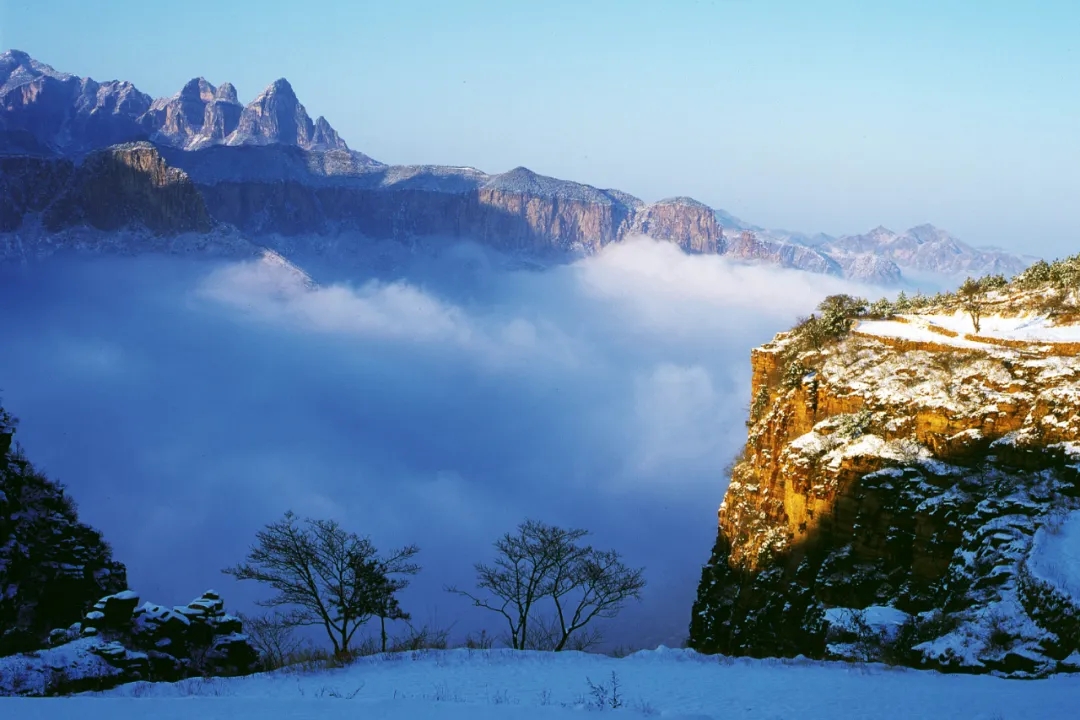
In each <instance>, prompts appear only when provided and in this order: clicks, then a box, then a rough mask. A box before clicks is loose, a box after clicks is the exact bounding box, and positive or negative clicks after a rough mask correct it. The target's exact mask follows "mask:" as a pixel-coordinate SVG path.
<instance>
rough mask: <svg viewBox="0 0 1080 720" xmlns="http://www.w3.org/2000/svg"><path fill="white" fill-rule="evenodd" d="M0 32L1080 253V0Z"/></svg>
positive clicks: (310, 14) (471, 148) (326, 6)
mask: <svg viewBox="0 0 1080 720" xmlns="http://www.w3.org/2000/svg"><path fill="white" fill-rule="evenodd" d="M0 7H2V14H0V46H3V47H4V48H17V49H20V50H25V51H27V52H29V53H30V54H31V55H33V56H34V57H36V58H37V59H39V60H41V61H43V62H46V63H49V64H50V65H53V66H54V67H56V68H57V69H59V70H65V71H68V72H74V73H76V74H80V75H89V76H91V77H93V78H95V79H97V80H106V79H113V78H122V79H128V80H131V81H133V82H134V83H135V84H136V85H138V86H139V88H140V89H142V90H143V91H145V92H148V93H150V94H151V95H155V96H160V95H171V94H173V93H174V92H176V91H177V90H178V89H179V88H180V86H181V85H182V84H183V83H184V82H185V81H186V80H188V79H190V78H191V77H193V76H197V75H203V76H205V77H206V78H207V79H208V80H210V81H211V82H213V83H215V84H216V83H220V82H223V81H225V80H229V81H231V82H233V83H234V84H235V85H236V87H237V89H238V90H239V93H240V97H241V100H244V101H247V100H250V99H251V98H252V97H254V96H255V95H256V94H257V93H258V92H259V91H260V90H261V89H262V88H263V87H265V86H266V85H267V84H269V83H270V82H272V81H273V80H274V79H276V78H278V77H281V76H284V77H287V78H288V79H289V80H290V81H291V82H292V84H293V86H294V87H295V89H296V91H297V94H298V95H299V97H300V99H301V102H303V103H304V104H305V105H306V106H307V108H308V111H309V112H310V113H311V114H312V115H313V116H316V115H320V114H321V115H325V116H326V117H327V119H328V120H330V122H331V124H332V125H334V126H335V127H336V128H337V129H338V131H339V132H340V133H341V135H342V136H343V137H344V138H345V140H346V141H347V142H348V143H349V145H350V146H351V147H353V148H355V149H358V150H362V151H364V152H366V153H368V154H370V155H372V156H373V157H375V158H377V159H379V160H382V161H384V162H389V163H441V164H461V165H473V166H476V167H479V168H481V169H484V170H487V171H489V172H500V171H504V170H508V169H510V168H512V167H515V166H517V165H525V166H528V167H530V168H532V169H534V170H536V171H538V172H541V173H544V174H548V175H554V176H557V177H563V178H568V179H573V180H579V181H582V182H587V183H590V184H593V185H598V186H601V187H618V188H621V189H623V190H627V191H629V192H631V193H634V194H636V195H638V196H640V197H642V198H643V199H645V200H656V199H659V198H661V197H665V196H670V195H691V196H694V197H696V198H698V199H700V200H703V201H705V202H707V203H709V204H711V205H714V206H716V207H720V208H724V209H726V210H728V211H730V212H732V213H734V214H736V215H739V216H741V217H743V218H744V219H747V220H750V221H752V222H756V223H758V224H762V225H766V226H769V227H784V228H788V229H796V230H804V231H817V230H820V231H825V232H829V233H834V234H836V233H843V232H857V231H862V230H866V229H869V228H870V227H873V226H875V225H878V224H884V225H886V226H887V227H891V228H892V229H894V230H899V229H903V228H905V227H908V226H911V225H914V224H918V223H922V222H932V223H934V224H936V225H939V226H942V227H945V228H947V229H949V230H951V231H952V232H953V233H955V234H957V235H958V236H960V237H961V238H962V239H964V240H967V241H969V242H971V243H973V244H995V245H1001V246H1005V247H1009V248H1010V249H1014V250H1026V251H1029V252H1033V253H1038V254H1045V255H1060V254H1064V253H1072V252H1076V251H1080V236H1078V233H1077V228H1078V227H1080V172H1078V169H1080V2H1077V0H1064V1H1062V2H1056V1H1054V0H1039V1H1038V2H1029V3H1021V2H1019V1H1014V2H1006V1H1003V0H967V1H966V2H960V1H955V0H954V1H949V0H939V1H937V2H929V1H927V2H923V1H922V0H907V1H904V2H899V1H895V2H884V1H883V2H871V1H869V0H859V1H842V0H814V1H813V2H806V1H805V0H801V1H792V2H786V1H781V0H715V1H713V2H708V1H707V0H700V1H691V0H668V1H667V2H660V1H659V0H653V1H652V2H635V1H633V0H624V1H623V2H615V1H613V0H578V1H571V0H545V1H544V2H528V3H526V2H510V1H508V0H506V1H503V2H481V1H479V0H446V1H445V2H434V1H431V2H428V1H420V0H412V1H410V0H398V1H397V2H390V1H389V0H387V1H385V2H364V1H363V0H351V1H347V0H340V1H339V0H321V1H320V2H314V3H304V2H295V0H290V1H289V2H279V1H277V0H263V1H262V2H258V3H255V2H240V1H236V2H220V1H215V2H211V1H207V0H186V1H185V2H182V3H165V2H147V1H146V0H109V1H108V2H100V3H99V2H84V1H82V0H0Z"/></svg>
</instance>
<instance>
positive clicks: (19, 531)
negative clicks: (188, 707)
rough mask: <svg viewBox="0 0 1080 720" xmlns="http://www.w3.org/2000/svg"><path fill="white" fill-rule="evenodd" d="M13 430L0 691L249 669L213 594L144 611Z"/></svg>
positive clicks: (97, 539) (1, 424)
mask: <svg viewBox="0 0 1080 720" xmlns="http://www.w3.org/2000/svg"><path fill="white" fill-rule="evenodd" d="M267 261H268V262H274V261H278V262H283V261H282V260H281V259H280V258H273V257H269V258H267ZM15 429H16V422H15V420H14V419H13V418H12V417H11V416H10V415H9V414H7V413H6V412H5V411H4V410H3V408H0V657H4V656H8V659H7V661H6V663H5V665H4V672H2V673H0V695H10V694H31V695H41V694H55V693H60V692H71V691H78V690H86V689H101V688H104V687H112V686H114V685H118V684H120V683H124V682H130V681H132V680H146V679H158V680H178V679H181V678H185V677H191V676H193V675H198V676H206V675H236V674H242V673H247V672H251V671H253V669H254V667H255V664H256V661H257V653H256V651H255V649H254V648H253V646H252V645H251V643H250V642H249V641H248V638H247V637H246V636H245V635H243V634H242V629H243V628H242V625H241V622H240V620H239V619H238V618H236V617H234V616H232V615H228V614H227V613H226V612H225V610H224V604H223V602H222V600H221V598H220V597H219V596H218V595H217V594H216V593H214V592H212V591H210V592H206V593H204V594H203V595H202V596H201V597H199V598H196V599H195V600H194V601H192V602H191V603H189V604H188V605H184V606H177V607H174V608H165V607H161V606H159V605H154V604H153V603H145V604H143V605H142V606H139V598H138V596H137V595H136V594H135V593H133V592H131V591H130V590H127V589H126V588H127V572H126V570H125V568H124V566H123V565H122V564H120V563H119V562H117V561H115V560H114V559H113V557H112V550H111V549H110V547H109V545H108V544H107V543H106V542H105V541H104V540H103V539H102V537H101V535H100V534H99V533H98V532H97V531H95V530H93V529H92V528H90V527H88V526H87V525H85V524H83V523H81V522H79V519H78V516H77V513H76V511H75V504H74V503H73V502H72V500H71V498H70V497H69V496H67V495H66V494H65V492H64V488H63V487H62V486H61V485H59V484H57V483H56V482H54V481H52V480H49V479H48V478H47V477H45V476H44V475H42V474H41V473H40V472H38V471H36V470H35V469H34V467H33V465H31V463H30V462H29V461H28V460H27V459H26V457H25V456H24V455H23V453H22V452H21V450H20V449H19V448H18V446H17V444H16V443H15V442H14V436H15ZM12 658H13V659H12Z"/></svg>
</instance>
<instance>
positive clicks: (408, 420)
mask: <svg viewBox="0 0 1080 720" xmlns="http://www.w3.org/2000/svg"><path fill="white" fill-rule="evenodd" d="M301 264H302V265H303V266H304V267H306V268H308V269H310V270H311V272H312V275H313V276H314V278H315V280H316V281H318V282H319V283H320V286H319V287H317V288H311V287H308V286H307V285H306V284H305V283H304V282H303V278H302V277H300V276H298V275H297V274H296V273H295V272H294V271H291V270H290V269H289V268H287V267H280V266H275V265H273V264H271V263H267V262H265V261H244V262H240V261H221V260H191V259H176V258H169V257H164V256H142V257H138V258H95V259H78V260H71V259H69V260H55V261H50V262H47V263H43V264H39V265H32V266H30V267H28V268H23V269H19V270H12V269H7V270H4V271H3V280H2V282H0V306H2V307H4V308H5V318H4V322H3V323H2V324H0V348H3V351H2V352H0V377H2V378H3V379H4V385H3V387H0V393H2V398H3V404H4V406H5V407H6V408H8V409H9V410H10V411H11V412H12V413H14V414H15V415H16V416H18V417H19V418H20V420H21V425H20V429H19V435H18V437H19V438H20V440H21V441H22V444H23V446H24V448H25V450H26V452H27V454H28V456H29V458H30V459H31V460H32V461H33V462H34V463H35V464H36V465H37V466H38V467H39V468H40V469H42V470H44V471H45V472H46V473H47V474H49V476H50V477H53V478H55V479H58V480H60V481H62V482H63V483H65V484H66V485H67V487H68V488H69V491H70V494H71V495H72V496H74V498H75V499H76V501H77V502H78V504H79V507H80V512H81V517H82V519H83V520H84V521H86V522H88V523H90V524H91V525H93V526H94V527H96V528H98V529H100V530H101V531H102V532H103V534H104V536H105V538H106V539H107V540H109V541H110V542H111V543H112V545H113V547H114V550H115V554H116V556H117V558H118V559H119V560H121V561H122V562H124V563H126V564H127V567H128V572H129V581H130V584H131V586H132V588H133V589H135V590H136V591H138V592H139V593H140V594H141V595H142V596H143V597H144V598H146V599H149V600H153V601H154V602H159V603H165V604H178V603H185V602H187V601H189V600H190V599H191V598H193V597H195V596H197V595H198V594H199V593H201V592H202V591H203V590H205V589H207V588H215V589H217V590H218V591H220V592H222V593H223V595H224V597H225V599H226V602H227V603H228V604H229V605H230V606H231V607H232V608H233V609H237V610H242V611H248V610H251V609H252V605H251V603H252V601H253V600H254V599H256V598H258V597H261V595H260V589H259V588H257V587H253V586H248V585H242V584H238V583H237V582H236V581H234V580H232V579H231V578H229V577H226V576H223V575H222V574H221V572H220V570H221V568H223V567H225V566H227V565H231V564H234V563H236V562H237V561H239V560H241V559H242V557H243V555H244V553H245V551H246V549H247V547H248V545H249V544H250V542H251V541H252V539H253V537H254V534H255V532H256V530H258V529H259V528H260V527H261V526H262V525H264V524H265V523H267V522H269V521H272V520H275V519H278V518H279V517H281V515H282V514H283V513H284V512H285V511H286V510H289V509H292V510H294V511H295V512H296V513H298V514H299V515H301V516H310V517H319V518H323V517H326V518H334V519H337V520H339V521H340V522H341V523H342V524H343V525H344V526H345V527H346V528H348V529H350V530H355V531H357V532H359V533H361V534H367V535H370V536H371V538H372V540H373V541H374V542H375V543H376V545H377V546H378V547H379V548H380V549H390V548H392V547H394V546H399V545H403V544H406V543H411V542H415V543H417V544H419V546H420V548H421V554H420V556H419V558H418V559H419V561H420V562H421V563H422V565H423V568H424V569H423V572H422V573H421V574H420V575H419V576H418V577H417V578H416V579H415V580H414V582H413V585H412V587H411V588H410V589H409V590H407V591H406V592H405V593H404V594H403V596H402V600H403V606H404V607H405V609H406V610H407V611H410V612H411V613H412V615H413V618H414V623H419V624H423V623H431V624H437V625H441V626H450V625H453V630H452V632H451V638H452V639H455V640H460V639H461V638H462V637H464V635H465V634H466V633H468V632H470V631H473V630H476V629H479V628H481V627H487V628H489V629H491V630H495V631H501V629H502V626H501V625H500V624H499V623H498V622H497V619H498V618H497V616H495V615H494V614H492V613H486V612H485V611H482V610H479V609H474V608H471V607H470V606H469V604H468V602H467V601H464V600H462V599H461V598H457V597H455V596H451V595H449V594H447V593H446V592H444V591H443V587H444V586H445V585H447V584H450V583H458V584H460V585H462V586H465V587H471V581H472V577H473V575H472V565H473V563H475V562H477V561H481V560H489V559H490V558H491V554H492V551H491V547H490V546H491V542H492V541H493V540H494V539H495V538H496V537H497V536H498V535H499V534H501V533H503V532H505V531H507V530H511V529H512V528H513V527H514V526H515V525H516V524H517V523H518V522H519V521H521V520H522V519H524V518H526V517H533V518H536V519H540V520H544V521H547V522H551V523H556V524H561V525H567V526H581V527H585V528H588V529H589V530H591V531H593V533H594V535H593V538H592V540H593V541H594V542H595V543H596V544H597V545H599V546H601V547H613V548H616V549H618V550H620V551H622V552H623V553H624V555H625V558H626V560H627V562H628V563H629V564H631V565H643V566H645V567H646V578H647V580H648V582H649V585H648V587H647V589H646V592H645V594H644V598H643V602H642V603H640V604H637V603H632V604H631V605H630V606H629V607H628V609H627V610H626V612H625V613H624V614H623V616H621V617H620V619H619V620H618V621H617V622H616V623H615V624H613V625H610V626H609V627H608V628H607V639H608V644H609V645H633V646H655V645H657V644H658V643H665V644H669V645H672V644H678V643H680V642H681V641H682V640H683V639H684V637H685V634H686V628H687V624H688V621H689V613H690V605H691V603H692V601H693V597H694V593H695V590H696V584H697V581H698V579H699V574H700V566H701V564H702V563H703V562H704V561H705V560H706V559H707V558H708V556H709V551H710V549H711V546H712V543H713V540H714V537H715V527H716V510H717V507H718V505H719V503H720V500H721V498H722V495H723V491H724V488H725V484H726V482H727V479H726V478H725V477H724V474H723V468H724V466H725V465H726V464H727V463H728V461H729V460H730V459H731V457H732V456H734V455H735V453H736V452H737V451H738V449H739V447H740V445H741V444H742V443H743V442H744V440H745V426H744V420H745V418H746V412H747V407H748V403H749V394H750V393H749V377H750V365H749V352H750V348H751V347H753V346H754V345H756V344H759V343H761V342H764V341H766V340H768V339H769V338H771V337H772V335H773V334H774V333H775V332H777V331H779V330H782V329H785V328H787V327H788V326H790V324H791V323H792V322H793V321H794V320H795V319H796V317H797V316H799V315H805V314H808V313H809V312H810V311H811V310H812V309H813V307H814V306H815V305H816V304H817V303H818V302H819V301H820V299H821V298H822V297H824V296H825V295H828V294H831V293H836V292H851V293H857V294H863V295H867V294H870V295H873V294H874V292H873V291H867V290H866V289H865V288H860V287H858V286H855V285H852V284H851V283H848V282H846V281H842V280H839V279H836V278H831V277H825V276H816V275H811V274H806V273H799V272H794V271H784V270H778V269H775V268H766V267H760V266H739V265H734V264H731V263H729V262H727V261H725V260H724V259H722V258H720V257H717V256H687V255H684V254H682V253H681V252H680V251H679V250H678V249H677V248H675V247H673V246H671V245H666V244H658V243H654V242H652V241H649V240H645V239H640V240H635V241H633V242H629V243H626V244H620V245H617V246H612V247H609V248H608V249H607V250H606V251H605V252H603V253H602V254H600V255H598V256H595V257H590V258H586V259H581V260H578V261H576V262H573V263H568V264H564V265H557V266H554V267H551V268H548V269H537V268H531V267H521V266H519V265H515V264H514V263H513V262H510V261H509V260H507V259H506V258H504V257H500V256H497V255H494V254H492V253H491V252H490V251H487V250H484V249H482V248H479V247H477V246H472V245H455V246H452V247H448V248H444V249H443V250H442V251H440V252H439V253H438V256H437V257H433V256H432V254H431V253H430V252H418V253H413V254H409V253H407V252H405V251H404V250H401V251H398V252H397V253H396V255H395V254H393V253H392V254H391V255H390V256H389V257H383V258H381V259H379V260H378V261H377V262H376V261H375V260H372V261H371V262H363V263H357V264H356V266H354V267H344V266H342V265H340V264H336V263H329V262H322V263H320V262H319V261H317V260H313V261H312V262H311V263H303V262H301ZM358 268H359V269H358Z"/></svg>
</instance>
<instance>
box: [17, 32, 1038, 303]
mask: <svg viewBox="0 0 1080 720" xmlns="http://www.w3.org/2000/svg"><path fill="white" fill-rule="evenodd" d="M132 143H136V144H135V145H132ZM122 166H123V167H127V168H128V169H129V170H121V169H120V168H121V167H122ZM0 168H2V170H3V172H2V174H0V232H7V233H18V232H19V231H20V229H24V230H25V228H27V227H31V226H34V227H37V226H38V225H37V224H35V223H34V222H31V223H30V224H29V225H25V224H24V223H25V221H27V220H32V219H35V218H37V219H39V220H40V223H39V225H40V227H42V228H44V230H45V231H46V232H47V233H52V234H56V233H61V232H63V231H66V230H67V229H69V228H73V227H76V226H80V227H83V226H85V227H89V228H95V229H98V230H106V231H111V230H116V229H118V228H121V227H122V228H127V229H137V228H146V229H148V230H150V231H151V232H153V233H155V234H158V235H168V234H175V233H182V232H199V233H211V232H212V231H213V229H214V228H220V227H225V226H231V227H235V228H236V229H238V230H239V231H240V232H241V233H243V234H245V235H249V236H255V237H257V238H258V244H262V245H268V246H273V245H274V243H275V242H277V241H276V240H274V238H276V237H279V236H288V237H293V236H300V235H313V236H317V238H327V237H334V236H338V235H341V234H342V233H344V232H357V233H360V234H363V235H366V236H370V237H372V238H375V239H384V238H392V239H396V240H400V241H406V242H410V241H411V240H412V239H414V238H417V237H422V236H440V237H460V238H463V239H465V238H467V239H473V240H476V241H479V242H482V243H485V244H488V245H491V246H493V247H495V248H497V249H501V250H509V251H518V252H527V253H532V254H539V255H550V254H552V253H565V252H586V253H588V252H595V251H598V250H599V249H600V248H602V247H603V246H605V245H607V244H609V243H612V242H619V241H621V240H623V239H624V238H625V237H627V236H630V235H638V234H643V235H648V236H650V237H653V238H654V239H657V240H663V241H670V242H674V243H676V244H678V245H679V246H680V247H681V248H682V249H683V250H685V251H687V252H692V253H706V254H719V255H725V256H729V257H731V258H732V259H736V260H741V261H749V262H763V263H768V264H774V265H778V266H781V267H788V268H795V269H800V270H806V271H810V272H817V273H824V274H830V275H836V276H844V277H849V278H853V279H857V280H862V281H868V282H872V283H878V284H898V283H901V282H902V280H903V274H902V273H903V271H905V270H915V271H918V272H923V273H938V274H942V275H954V276H955V275H961V274H985V273H986V272H1001V273H1003V274H1009V275H1011V274H1014V273H1016V272H1019V271H1020V270H1022V269H1023V268H1024V267H1026V265H1027V264H1028V262H1027V261H1025V260H1024V259H1023V258H1020V257H1018V256H1016V255H1011V254H1009V253H1005V252H1002V251H982V250H978V249H975V248H973V247H971V246H969V245H966V244H964V243H962V242H960V241H959V240H957V239H956V238H953V237H952V236H950V235H949V234H948V233H946V232H944V231H942V230H939V229H937V228H934V227H933V226H929V225H924V226H919V227H916V228H912V229H910V230H908V231H906V232H904V233H900V234H896V233H892V232H890V231H887V230H884V229H883V228H878V229H875V230H873V231H870V232H869V233H866V234H865V235H853V236H844V237H840V238H832V237H829V236H826V235H821V234H818V235H805V234H802V233H791V232H786V231H771V230H766V229H764V228H761V227H759V226H755V225H752V224H749V223H746V222H744V221H742V220H740V219H738V218H736V217H734V216H732V215H730V214H728V213H726V212H724V211H723V210H717V209H713V208H710V207H708V206H707V205H705V204H704V203H701V202H699V201H697V200H694V199H693V198H687V197H673V198H668V199H664V200H661V201H659V202H656V203H651V204H648V203H645V202H644V201H642V200H640V199H638V198H636V197H634V196H632V195H630V194H628V193H625V192H622V191H619V190H614V189H600V188H595V187H592V186H590V185H585V184H582V183H575V182H570V181H566V180H559V179H556V178H551V177H547V176H543V175H539V174H537V173H535V172H533V171H531V170H529V169H527V168H524V167H518V168H514V169H513V170H510V171H508V172H505V173H501V174H496V175H490V174H488V173H484V172H482V171H480V170H477V169H475V168H469V167H441V166H388V165H385V164H383V163H381V162H378V161H376V160H374V159H372V158H371V157H369V156H367V155H365V154H363V153H361V152H358V151H355V150H352V149H350V148H349V147H348V145H347V144H346V143H345V141H344V140H343V139H342V138H341V137H340V136H339V135H338V133H337V132H336V131H335V130H334V128H333V127H332V126H331V125H330V123H329V122H327V121H326V119H325V118H323V117H317V118H316V119H314V120H312V119H311V117H310V116H309V115H308V113H307V110H306V109H305V107H304V106H303V105H302V104H301V103H300V101H299V99H298V98H297V96H296V94H295V92H294V91H293V88H292V86H291V85H290V84H289V83H288V81H287V80H285V79H279V80H276V81H274V82H273V83H271V84H270V85H269V86H268V87H267V88H266V89H265V90H264V91H263V92H262V93H260V94H259V95H258V96H257V97H256V98H255V99H254V100H253V101H252V102H251V103H249V104H247V105H242V104H241V103H240V102H239V100H238V95H237V92H236V88H235V87H233V85H232V84H231V83H228V82H226V83H222V84H221V85H219V86H214V85H213V84H211V83H210V82H208V81H207V80H206V79H204V78H201V77H200V78H194V79H192V80H190V81H189V82H188V83H186V84H185V85H184V87H183V88H181V90H180V91H179V92H178V93H176V94H175V95H173V96H171V97H168V98H159V99H156V100H155V99H152V98H151V97H150V96H149V95H146V94H145V93H142V92H140V91H139V90H138V89H137V88H135V86H134V85H132V84H131V83H129V82H122V81H109V82H103V83H99V82H96V81H94V80H92V79H90V78H80V77H78V76H75V75H71V74H68V73H61V72H58V71H56V70H54V69H53V68H52V67H50V66H48V65H46V64H44V63H41V62H38V61H37V60H34V59H33V58H31V57H30V56H29V55H27V54H26V53H23V52H20V51H14V50H12V51H7V52H4V53H3V54H0ZM167 170H168V171H175V172H173V173H172V174H170V173H169V172H166V171H167ZM176 173H179V174H176ZM166 198H168V199H166ZM181 198H183V202H180V199H181ZM195 198H198V200H196V199H195ZM155 203H158V204H160V203H169V206H168V207H167V208H164V207H152V206H153V205H154V204H155ZM95 204H97V205H102V204H104V205H108V206H109V207H107V208H102V207H95ZM106 219H107V221H106ZM148 220H152V222H148ZM317 238H316V239H312V240H311V241H310V242H309V243H308V244H309V245H311V246H312V248H313V249H317V248H318V246H321V245H326V246H329V245H334V246H335V247H336V246H337V245H338V244H337V243H332V242H325V243H323V242H321V241H320V240H318V239H317ZM264 241H265V242H264ZM84 244H85V243H84ZM278 244H279V245H280V243H278ZM57 247H58V244H57V243H56V242H55V241H49V242H43V241H41V239H40V238H38V239H36V240H35V239H33V238H31V239H27V238H22V237H20V238H16V239H9V240H8V241H6V242H5V241H4V240H3V239H2V238H0V252H3V253H6V254H7V255H11V254H12V253H18V254H21V255H26V254H31V255H42V254H48V253H49V252H52V251H54V250H56V249H57ZM5 248H6V249H5ZM13 248H18V250H15V249H13ZM273 249H277V250H280V249H281V248H280V247H275V248H273Z"/></svg>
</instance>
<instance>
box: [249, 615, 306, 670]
mask: <svg viewBox="0 0 1080 720" xmlns="http://www.w3.org/2000/svg"><path fill="white" fill-rule="evenodd" d="M240 620H241V621H242V622H243V623H244V634H245V635H247V636H248V638H249V639H250V640H251V644H252V645H254V646H255V649H256V650H258V651H259V656H260V658H261V659H262V664H263V667H264V668H265V669H267V670H275V669H277V668H280V667H284V666H285V664H286V663H287V662H289V658H291V657H293V656H295V655H296V653H297V652H298V651H299V650H300V648H301V647H302V645H303V643H302V642H301V641H300V640H298V639H297V638H296V636H295V634H294V633H293V625H292V624H291V623H290V622H289V618H288V617H287V616H286V615H283V614H282V613H280V612H273V613H268V614H266V615H241V616H240Z"/></svg>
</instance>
